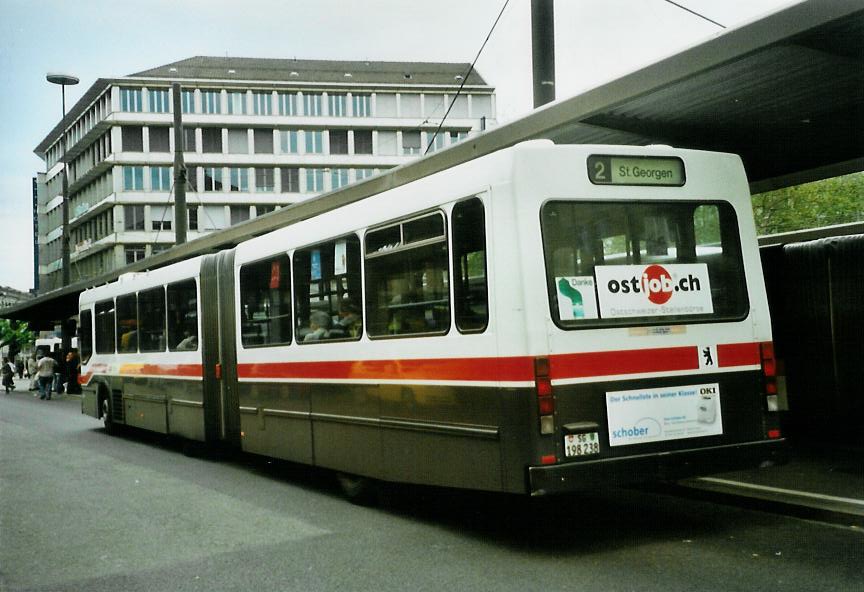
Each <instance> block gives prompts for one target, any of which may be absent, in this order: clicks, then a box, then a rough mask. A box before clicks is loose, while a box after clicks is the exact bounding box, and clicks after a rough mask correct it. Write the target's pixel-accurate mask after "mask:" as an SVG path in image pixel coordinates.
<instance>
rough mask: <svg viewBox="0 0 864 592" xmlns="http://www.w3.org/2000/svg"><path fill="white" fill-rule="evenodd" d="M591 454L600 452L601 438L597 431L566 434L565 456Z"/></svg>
mask: <svg viewBox="0 0 864 592" xmlns="http://www.w3.org/2000/svg"><path fill="white" fill-rule="evenodd" d="M590 454H600V438H599V436H598V435H597V432H587V433H585V434H566V435H565V436H564V456H588V455H590Z"/></svg>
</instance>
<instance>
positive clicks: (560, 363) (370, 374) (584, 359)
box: [80, 343, 760, 384]
mask: <svg viewBox="0 0 864 592" xmlns="http://www.w3.org/2000/svg"><path fill="white" fill-rule="evenodd" d="M717 358H718V360H717V365H718V367H721V368H730V367H736V366H758V365H759V363H760V358H759V344H758V343H733V344H721V345H718V346H717ZM549 360H550V377H551V378H552V380H566V379H573V378H592V377H601V376H622V375H627V374H652V373H660V372H677V371H686V370H698V369H699V349H698V348H697V347H695V346H685V347H666V348H653V349H636V350H621V351H603V352H586V353H573V354H557V355H552V356H549ZM202 369H203V367H202V366H201V365H200V364H123V365H122V366H121V368H120V374H121V375H133V376H134V375H149V376H182V377H201V376H202V375H203V372H202ZM93 374H95V373H91V374H84V375H82V376H81V377H80V379H81V381H82V384H84V381H88V382H89V379H90V378H92V376H93ZM237 375H238V377H239V378H243V379H251V380H254V379H268V378H269V379H295V380H296V379H301V380H302V379H314V380H406V381H410V380H428V381H436V380H437V381H461V382H533V381H534V358H532V357H528V356H515V357H509V358H441V359H435V358H428V359H417V360H356V361H326V362H261V363H251V364H238V365H237Z"/></svg>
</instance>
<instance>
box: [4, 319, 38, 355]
mask: <svg viewBox="0 0 864 592" xmlns="http://www.w3.org/2000/svg"><path fill="white" fill-rule="evenodd" d="M35 341H36V335H35V334H34V333H33V331H31V330H30V329H29V328H28V327H27V323H24V322H22V321H10V320H9V319H0V347H4V346H7V345H8V346H9V353H8V355H9V359H10V360H14V359H15V356H17V355H18V352H20V351H21V348H22V347H24V346H27V345H32V344H33V343H35Z"/></svg>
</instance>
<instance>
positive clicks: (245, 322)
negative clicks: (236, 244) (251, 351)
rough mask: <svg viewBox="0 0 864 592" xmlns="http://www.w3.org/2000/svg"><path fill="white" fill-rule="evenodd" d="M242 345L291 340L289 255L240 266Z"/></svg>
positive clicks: (285, 343)
mask: <svg viewBox="0 0 864 592" xmlns="http://www.w3.org/2000/svg"><path fill="white" fill-rule="evenodd" d="M240 340H241V343H242V344H243V347H255V346H260V345H288V344H289V343H291V262H290V261H289V259H288V255H277V256H275V257H272V258H269V259H264V260H263V261H256V262H255V263H247V264H245V265H242V266H240Z"/></svg>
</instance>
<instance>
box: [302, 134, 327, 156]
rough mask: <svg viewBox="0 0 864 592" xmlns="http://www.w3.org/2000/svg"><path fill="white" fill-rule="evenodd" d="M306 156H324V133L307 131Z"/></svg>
mask: <svg viewBox="0 0 864 592" xmlns="http://www.w3.org/2000/svg"><path fill="white" fill-rule="evenodd" d="M303 135H304V136H305V137H306V154H322V153H323V152H324V132H322V131H320V130H306V131H305V132H304V133H303Z"/></svg>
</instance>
